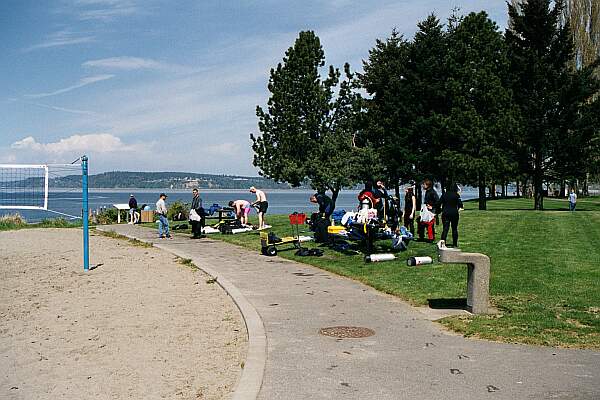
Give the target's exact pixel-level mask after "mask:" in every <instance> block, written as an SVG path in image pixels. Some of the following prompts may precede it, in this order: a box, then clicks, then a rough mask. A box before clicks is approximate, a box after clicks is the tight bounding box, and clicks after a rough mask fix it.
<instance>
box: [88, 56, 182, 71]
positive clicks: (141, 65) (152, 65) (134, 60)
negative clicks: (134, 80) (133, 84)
mask: <svg viewBox="0 0 600 400" xmlns="http://www.w3.org/2000/svg"><path fill="white" fill-rule="evenodd" d="M82 66H83V67H88V68H90V67H91V68H106V69H118V70H125V71H133V70H138V69H149V70H160V71H172V72H191V71H192V69H191V68H188V67H185V66H182V65H177V64H169V63H165V62H161V61H156V60H152V59H149V58H139V57H126V56H124V57H110V58H102V59H99V60H89V61H86V62H84V63H83V64H82Z"/></svg>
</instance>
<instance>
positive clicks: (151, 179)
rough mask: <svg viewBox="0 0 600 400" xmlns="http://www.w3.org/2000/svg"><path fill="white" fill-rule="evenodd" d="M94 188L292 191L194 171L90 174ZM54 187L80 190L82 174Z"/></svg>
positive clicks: (249, 179) (60, 180)
mask: <svg viewBox="0 0 600 400" xmlns="http://www.w3.org/2000/svg"><path fill="white" fill-rule="evenodd" d="M89 186H90V187H91V188H107V189H128V188H140V189H191V188H193V187H198V188H202V189H247V188H249V187H250V186H256V187H257V188H265V189H289V188H290V186H289V185H288V184H280V183H276V182H274V181H272V180H270V179H265V178H262V177H255V176H251V177H248V176H235V175H211V174H194V173H191V172H127V171H114V172H104V173H102V174H97V175H90V176H89ZM50 187H51V188H76V187H81V175H70V176H65V177H60V178H53V179H51V180H50Z"/></svg>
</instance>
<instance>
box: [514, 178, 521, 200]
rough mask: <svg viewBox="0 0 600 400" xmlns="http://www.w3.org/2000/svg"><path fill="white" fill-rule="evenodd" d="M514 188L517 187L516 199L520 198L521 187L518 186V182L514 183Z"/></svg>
mask: <svg viewBox="0 0 600 400" xmlns="http://www.w3.org/2000/svg"><path fill="white" fill-rule="evenodd" d="M515 186H516V187H517V198H518V197H521V187H520V186H519V180H518V179H517V180H516V181H515Z"/></svg>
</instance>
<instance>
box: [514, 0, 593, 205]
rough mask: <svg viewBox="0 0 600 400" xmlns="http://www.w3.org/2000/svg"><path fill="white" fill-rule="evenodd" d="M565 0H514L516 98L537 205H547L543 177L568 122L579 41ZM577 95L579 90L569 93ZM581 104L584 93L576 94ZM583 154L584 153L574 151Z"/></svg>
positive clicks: (550, 168)
mask: <svg viewBox="0 0 600 400" xmlns="http://www.w3.org/2000/svg"><path fill="white" fill-rule="evenodd" d="M563 5H564V1H563V0H556V1H554V7H551V1H550V0H526V1H523V2H522V3H519V4H518V6H515V5H512V4H509V6H508V13H509V18H510V29H508V30H507V32H506V41H507V44H508V46H509V51H510V60H511V73H512V74H514V77H515V79H514V87H513V89H514V90H513V92H514V98H515V100H516V103H517V105H518V106H519V108H520V110H521V113H522V115H523V117H524V118H523V124H522V130H521V132H520V133H521V135H522V141H523V143H524V145H525V147H524V149H523V156H524V157H526V158H527V160H528V163H527V169H528V171H526V172H527V173H528V174H529V175H530V176H532V179H533V187H534V208H535V209H536V210H542V209H543V207H544V206H543V183H544V181H545V180H546V178H547V176H548V172H549V171H551V170H552V169H553V167H554V166H555V162H556V160H557V159H556V157H555V154H554V150H556V148H555V146H554V145H555V143H557V141H558V139H559V137H560V135H561V133H563V132H565V131H567V130H568V129H569V127H568V126H565V123H566V119H565V118H564V113H565V111H566V110H567V109H568V108H569V107H571V104H566V102H565V100H566V99H567V96H564V93H567V92H569V85H570V82H571V81H572V79H571V77H570V74H571V70H570V68H569V65H570V61H571V59H572V56H573V42H572V37H571V34H570V31H569V27H568V25H565V26H561V24H560V18H561V13H562V11H563ZM569 97H571V99H572V100H573V96H569ZM576 99H577V100H578V101H577V104H581V100H582V99H581V98H580V97H577V96H576ZM572 156H573V157H578V156H579V154H573V155H572Z"/></svg>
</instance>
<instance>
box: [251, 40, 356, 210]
mask: <svg viewBox="0 0 600 400" xmlns="http://www.w3.org/2000/svg"><path fill="white" fill-rule="evenodd" d="M324 65H325V53H324V51H323V48H322V47H321V43H320V40H319V38H318V37H317V36H316V35H315V33H314V32H312V31H304V32H300V34H299V36H298V38H297V39H296V41H295V43H294V45H293V46H292V47H290V48H289V49H288V50H287V51H286V53H285V57H284V58H283V62H282V63H279V64H278V65H277V68H275V69H271V76H270V79H269V85H268V89H269V92H271V96H270V98H269V100H268V103H267V110H263V109H262V108H261V107H260V106H257V108H256V115H257V116H258V120H259V122H258V128H259V131H260V135H258V136H255V135H250V138H251V140H252V149H253V150H254V165H255V166H256V167H258V168H259V170H260V171H259V172H260V174H261V175H263V176H266V177H268V178H271V179H274V180H276V181H279V182H288V183H290V184H291V185H292V186H299V185H300V184H301V183H302V182H303V181H305V179H309V180H310V181H311V184H312V185H313V187H315V188H316V189H321V190H327V189H328V190H331V191H332V194H333V196H332V199H333V200H334V201H335V200H336V198H337V196H338V193H339V191H340V190H341V189H342V188H343V187H344V186H350V185H352V184H354V180H355V175H354V170H355V169H354V168H353V166H354V164H353V162H352V160H353V159H354V158H355V157H360V156H361V155H362V154H363V153H362V152H361V150H360V149H357V148H356V147H355V146H354V145H353V140H352V139H353V135H354V130H355V129H356V128H355V126H356V122H355V120H356V119H357V118H358V114H359V111H360V107H361V99H360V96H358V95H357V94H356V93H355V92H354V91H353V90H352V82H353V76H352V74H351V73H350V69H349V66H346V68H345V72H346V78H345V80H344V82H342V84H341V87H340V89H339V92H338V93H337V94H336V93H335V92H336V88H337V85H338V84H339V81H340V75H341V74H340V71H339V70H337V69H334V68H333V67H330V68H329V74H328V76H327V78H326V79H322V78H321V76H320V69H321V68H322V67H324Z"/></svg>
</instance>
